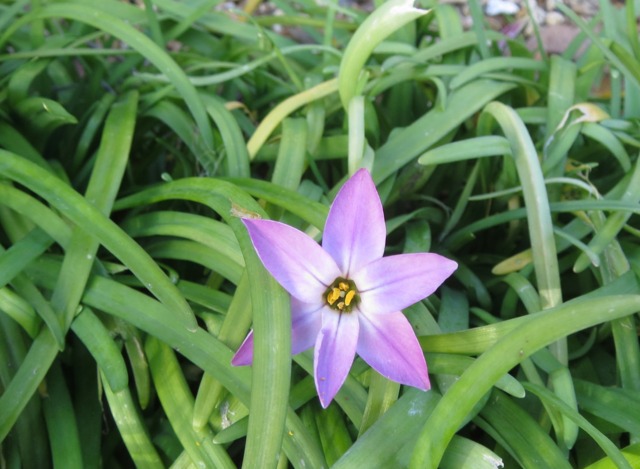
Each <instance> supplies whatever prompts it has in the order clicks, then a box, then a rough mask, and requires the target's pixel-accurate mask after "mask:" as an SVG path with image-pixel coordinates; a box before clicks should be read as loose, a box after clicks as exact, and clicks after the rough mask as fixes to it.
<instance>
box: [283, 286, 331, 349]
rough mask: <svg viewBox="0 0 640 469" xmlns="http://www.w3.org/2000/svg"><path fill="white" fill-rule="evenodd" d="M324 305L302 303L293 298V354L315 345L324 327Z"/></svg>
mask: <svg viewBox="0 0 640 469" xmlns="http://www.w3.org/2000/svg"><path fill="white" fill-rule="evenodd" d="M324 308H325V307H324V306H321V307H318V305H317V304H309V303H302V302H301V301H299V300H297V299H295V298H291V323H292V324H291V327H292V329H291V355H296V354H298V353H300V352H304V351H305V350H307V349H308V348H311V347H313V344H314V343H315V342H316V337H318V333H319V332H320V329H321V328H322V310H323V309H324Z"/></svg>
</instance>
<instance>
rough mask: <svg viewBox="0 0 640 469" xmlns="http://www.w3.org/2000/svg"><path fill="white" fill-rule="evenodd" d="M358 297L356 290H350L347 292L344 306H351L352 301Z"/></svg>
mask: <svg viewBox="0 0 640 469" xmlns="http://www.w3.org/2000/svg"><path fill="white" fill-rule="evenodd" d="M354 296H356V291H355V290H349V291H348V292H347V296H346V297H345V299H344V304H345V305H347V306H349V305H350V304H351V301H353V297H354Z"/></svg>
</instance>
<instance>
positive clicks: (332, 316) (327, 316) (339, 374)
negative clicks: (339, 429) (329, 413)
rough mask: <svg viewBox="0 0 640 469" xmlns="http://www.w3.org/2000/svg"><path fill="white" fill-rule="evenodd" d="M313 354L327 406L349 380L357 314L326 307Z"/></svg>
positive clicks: (323, 399)
mask: <svg viewBox="0 0 640 469" xmlns="http://www.w3.org/2000/svg"><path fill="white" fill-rule="evenodd" d="M322 319H323V324H322V329H321V330H320V334H318V340H317V341H316V348H315V353H314V375H315V381H316V389H317V390H318V397H319V398H320V404H321V405H322V407H324V408H325V409H326V408H327V407H328V406H329V404H331V401H332V400H333V398H334V397H335V395H336V393H337V392H338V390H339V389H340V387H341V386H342V384H343V383H344V380H345V379H347V375H348V374H349V370H350V369H351V365H352V363H353V358H354V357H355V354H356V345H357V343H358V326H359V325H358V317H357V316H356V315H355V314H338V313H336V312H335V311H333V310H331V309H329V308H326V310H325V311H323V318H322Z"/></svg>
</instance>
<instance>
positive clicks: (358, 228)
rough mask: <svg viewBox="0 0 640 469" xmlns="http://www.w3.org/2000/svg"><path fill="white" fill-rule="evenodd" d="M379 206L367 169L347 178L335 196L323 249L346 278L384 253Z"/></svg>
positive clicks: (325, 232) (382, 220) (382, 225)
mask: <svg viewBox="0 0 640 469" xmlns="http://www.w3.org/2000/svg"><path fill="white" fill-rule="evenodd" d="M386 236H387V233H386V228H385V224H384V213H383V212H382V203H381V202H380V196H378V192H377V190H376V186H375V184H374V183H373V180H372V179H371V176H370V175H369V172H368V171H367V170H366V169H361V170H359V171H358V172H357V173H356V174H354V175H353V176H352V177H351V179H349V180H348V181H347V182H346V183H345V184H344V186H342V189H340V192H338V195H337V196H336V198H335V200H334V201H333V204H332V205H331V209H330V210H329V216H328V217H327V223H326V224H325V227H324V235H323V239H322V247H323V248H324V249H325V250H326V251H327V252H328V253H329V254H331V256H332V257H333V258H334V259H335V261H336V263H337V264H338V267H340V269H341V270H342V273H343V274H344V275H345V276H349V275H350V274H351V273H352V272H356V271H358V270H359V269H360V268H361V267H362V266H364V265H366V264H368V263H369V262H371V261H373V260H375V259H379V258H381V257H382V255H383V254H384V246H385V241H386Z"/></svg>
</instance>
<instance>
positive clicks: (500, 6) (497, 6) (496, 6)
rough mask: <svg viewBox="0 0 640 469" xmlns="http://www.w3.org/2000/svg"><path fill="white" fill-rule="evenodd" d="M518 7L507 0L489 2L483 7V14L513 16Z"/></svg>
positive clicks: (491, 0)
mask: <svg viewBox="0 0 640 469" xmlns="http://www.w3.org/2000/svg"><path fill="white" fill-rule="evenodd" d="M519 10H520V7H519V6H518V5H516V4H515V3H513V2H511V1H507V0H489V1H488V2H487V6H486V7H485V10H484V11H485V13H486V14H487V15H489V16H497V15H515V14H516V13H518V11H519Z"/></svg>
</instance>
